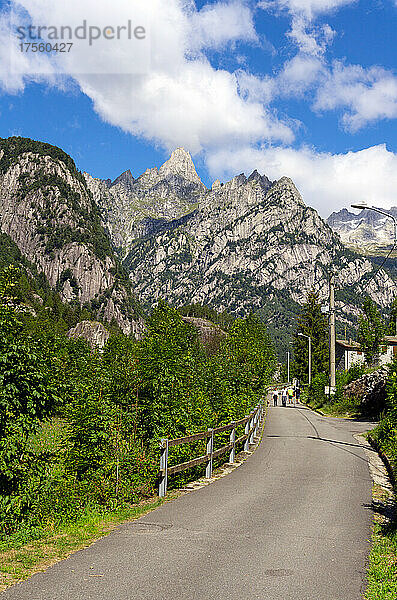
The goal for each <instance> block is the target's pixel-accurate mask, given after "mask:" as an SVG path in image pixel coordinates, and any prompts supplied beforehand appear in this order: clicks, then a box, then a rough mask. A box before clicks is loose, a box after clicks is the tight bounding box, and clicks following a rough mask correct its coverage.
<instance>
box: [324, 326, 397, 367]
mask: <svg viewBox="0 0 397 600" xmlns="http://www.w3.org/2000/svg"><path fill="white" fill-rule="evenodd" d="M335 350H336V368H337V370H338V371H342V370H344V371H347V370H348V369H350V367H351V366H352V365H362V364H363V363H364V362H365V356H364V353H363V352H361V350H360V344H358V343H357V342H354V341H352V340H336V348H335ZM396 357H397V336H395V335H386V336H385V337H384V339H383V342H382V345H381V348H380V355H379V364H380V365H387V364H389V363H391V362H392V360H394V358H396Z"/></svg>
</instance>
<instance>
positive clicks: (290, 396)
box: [287, 387, 294, 404]
mask: <svg viewBox="0 0 397 600" xmlns="http://www.w3.org/2000/svg"><path fill="white" fill-rule="evenodd" d="M287 395H288V400H289V404H292V399H293V397H294V390H293V389H292V387H290V388H288V390H287Z"/></svg>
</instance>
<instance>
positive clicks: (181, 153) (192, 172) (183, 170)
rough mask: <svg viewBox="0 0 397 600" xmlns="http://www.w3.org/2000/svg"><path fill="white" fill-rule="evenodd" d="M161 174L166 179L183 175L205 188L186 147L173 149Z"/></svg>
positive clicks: (160, 171) (162, 167)
mask: <svg viewBox="0 0 397 600" xmlns="http://www.w3.org/2000/svg"><path fill="white" fill-rule="evenodd" d="M159 175H160V177H161V178H164V179H165V178H168V177H170V176H171V177H172V176H175V175H176V176H179V177H183V178H184V179H186V180H187V181H189V182H191V183H196V184H199V185H201V186H202V187H203V188H204V184H203V183H202V181H201V179H200V177H199V176H198V175H197V172H196V168H195V166H194V163H193V160H192V157H191V156H190V154H189V152H187V151H186V150H185V149H184V148H177V149H176V150H174V151H173V153H172V154H171V156H170V158H169V159H168V160H167V161H166V162H165V163H164V164H163V165H162V166H161V167H160V169H159Z"/></svg>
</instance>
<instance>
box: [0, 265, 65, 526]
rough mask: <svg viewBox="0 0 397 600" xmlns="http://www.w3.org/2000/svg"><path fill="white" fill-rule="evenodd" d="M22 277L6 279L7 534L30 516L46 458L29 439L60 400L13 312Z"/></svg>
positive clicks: (1, 309)
mask: <svg viewBox="0 0 397 600" xmlns="http://www.w3.org/2000/svg"><path fill="white" fill-rule="evenodd" d="M18 276H19V273H18V270H17V269H15V267H12V266H11V267H8V268H6V269H5V270H4V272H3V273H2V275H1V277H0V522H2V523H3V526H4V527H5V528H10V521H11V522H12V521H17V520H18V519H22V518H23V516H24V514H25V513H26V512H27V511H28V510H29V505H30V502H31V498H29V497H28V496H29V494H28V491H27V490H26V482H27V479H28V478H29V476H30V474H31V473H32V472H34V471H36V472H37V473H38V472H39V471H40V461H41V458H42V457H40V456H38V455H34V454H33V453H32V452H31V451H30V450H29V445H28V441H29V436H31V435H32V434H33V433H34V432H36V431H37V429H38V427H39V426H40V424H41V423H42V421H43V420H44V419H45V418H47V417H48V416H49V415H50V414H51V412H52V410H53V407H54V405H55V404H56V403H57V400H58V397H57V390H56V387H55V386H54V385H52V382H51V368H50V364H49V361H48V360H47V357H46V356H45V354H44V353H43V352H42V346H41V345H40V343H39V342H38V341H36V340H34V339H33V338H31V337H29V336H26V335H25V334H24V331H23V325H22V321H21V320H20V318H19V315H18V313H16V312H15V310H14V308H13V294H14V290H15V286H16V283H17V280H18Z"/></svg>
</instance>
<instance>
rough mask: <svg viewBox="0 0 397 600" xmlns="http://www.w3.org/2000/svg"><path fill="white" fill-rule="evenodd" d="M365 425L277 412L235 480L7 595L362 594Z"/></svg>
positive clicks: (316, 597)
mask: <svg viewBox="0 0 397 600" xmlns="http://www.w3.org/2000/svg"><path fill="white" fill-rule="evenodd" d="M366 429H368V424H365V423H360V422H354V421H343V420H339V419H327V418H324V417H321V416H319V415H316V414H314V413H313V412H311V411H309V410H308V409H306V408H304V407H298V408H292V407H291V408H288V407H287V408H282V407H275V408H273V407H272V408H271V409H270V411H269V416H268V421H267V423H266V427H265V435H264V439H263V441H262V443H261V445H260V446H259V448H258V449H257V451H256V452H255V453H254V454H253V455H252V456H251V457H250V458H249V459H248V460H247V461H246V462H245V463H244V464H243V465H242V466H240V467H239V468H237V469H236V470H234V471H233V472H232V473H231V474H230V475H228V476H226V477H224V478H223V479H220V480H218V481H216V482H215V483H213V484H211V485H209V486H206V487H204V488H201V489H199V490H196V491H194V492H191V493H189V494H187V495H184V496H182V497H180V498H178V499H177V500H175V501H173V502H170V503H168V504H165V505H163V506H162V507H160V508H159V509H157V510H156V511H154V512H151V513H150V514H148V515H146V516H144V517H142V518H141V519H139V520H138V521H135V522H133V523H129V524H125V525H123V526H121V527H119V528H118V529H117V530H115V531H114V532H112V533H111V534H110V535H109V536H107V537H106V538H103V539H102V540H99V541H98V542H96V543H94V544H93V545H92V546H91V547H89V548H86V549H84V550H81V551H79V552H77V553H75V554H74V555H72V556H71V557H70V558H69V559H67V560H64V561H62V562H61V563H58V564H57V565H55V566H53V567H51V568H50V569H48V570H47V571H46V572H44V573H39V574H37V575H35V576H34V577H32V578H31V579H30V580H29V581H27V582H25V583H23V584H18V585H16V586H14V587H12V588H10V589H9V590H7V591H6V592H4V594H3V596H2V598H3V600H156V599H159V600H210V599H218V598H219V599H222V600H223V599H225V600H249V599H251V598H252V599H260V600H359V599H360V598H361V592H362V590H363V589H364V582H365V571H366V561H367V555H368V550H369V542H368V539H369V537H370V527H371V521H372V512H371V509H370V505H371V485H372V484H371V479H370V475H369V470H368V465H367V460H366V458H365V455H364V453H363V451H362V450H361V448H360V447H359V446H358V444H357V442H356V440H355V439H354V438H353V436H352V433H357V432H361V431H364V430H366Z"/></svg>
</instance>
